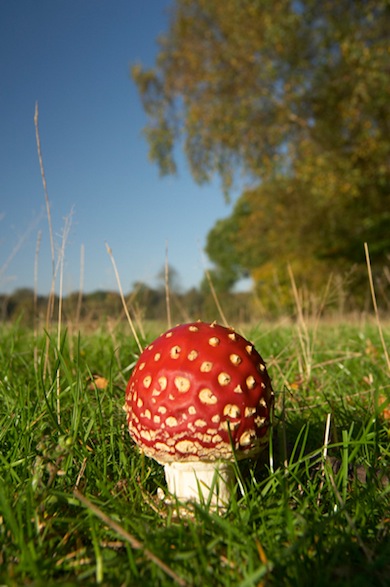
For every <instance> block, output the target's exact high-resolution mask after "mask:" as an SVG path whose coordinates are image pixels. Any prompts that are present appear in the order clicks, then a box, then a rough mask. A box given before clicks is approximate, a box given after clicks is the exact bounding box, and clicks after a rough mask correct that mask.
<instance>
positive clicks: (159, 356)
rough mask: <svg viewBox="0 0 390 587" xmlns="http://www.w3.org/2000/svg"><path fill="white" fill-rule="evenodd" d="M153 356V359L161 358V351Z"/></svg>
mask: <svg viewBox="0 0 390 587" xmlns="http://www.w3.org/2000/svg"><path fill="white" fill-rule="evenodd" d="M153 358H154V360H155V361H159V360H160V359H161V353H156V354H155V355H154V357H153Z"/></svg>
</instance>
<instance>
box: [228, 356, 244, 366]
mask: <svg viewBox="0 0 390 587" xmlns="http://www.w3.org/2000/svg"><path fill="white" fill-rule="evenodd" d="M229 359H230V362H231V363H233V365H239V364H240V363H241V357H240V356H239V355H236V354H235V353H232V354H231V355H230V357H229Z"/></svg>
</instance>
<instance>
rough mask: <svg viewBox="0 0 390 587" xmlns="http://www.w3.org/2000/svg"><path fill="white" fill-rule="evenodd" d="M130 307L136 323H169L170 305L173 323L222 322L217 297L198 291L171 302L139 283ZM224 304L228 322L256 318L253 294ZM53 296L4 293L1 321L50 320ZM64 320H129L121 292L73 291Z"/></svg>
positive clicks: (223, 297)
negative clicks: (215, 298)
mask: <svg viewBox="0 0 390 587" xmlns="http://www.w3.org/2000/svg"><path fill="white" fill-rule="evenodd" d="M125 300H126V306H127V308H128V309H129V312H130V314H131V315H132V317H133V318H134V319H135V320H136V321H145V320H146V321H148V320H152V321H161V322H165V323H166V322H167V315H168V310H167V308H168V306H169V312H170V317H171V320H172V323H178V322H183V321H188V320H197V319H203V320H215V319H219V320H220V316H219V312H218V309H217V306H216V302H215V300H214V298H213V296H212V295H211V294H210V293H208V294H206V293H204V292H202V291H201V290H198V289H196V288H193V289H190V290H188V291H186V292H184V293H178V292H169V299H168V301H167V296H166V292H165V290H163V289H153V288H150V287H148V286H147V285H144V284H137V285H136V286H135V288H134V290H133V291H132V292H130V293H129V294H127V295H126V296H125ZM220 303H221V305H222V307H223V311H224V313H225V315H226V318H227V319H230V320H232V321H234V322H237V321H239V322H250V321H251V320H252V319H253V295H252V294H251V293H244V292H240V293H223V294H220ZM48 304H49V296H42V295H39V296H36V295H35V294H34V291H33V290H31V289H28V288H23V289H18V290H15V292H13V293H12V294H9V295H6V294H0V319H1V321H2V322H9V321H15V320H20V321H21V323H22V324H24V325H26V326H32V325H34V324H37V323H40V324H44V323H45V321H46V319H47V312H48ZM52 307H53V310H52V312H51V321H56V320H57V318H58V308H59V298H58V296H54V300H53V304H52ZM61 311H62V319H63V321H64V322H72V323H77V322H80V323H91V324H96V323H104V322H105V321H106V320H108V319H110V320H114V321H116V320H117V321H120V320H122V319H125V313H124V309H123V304H122V301H121V297H120V295H119V293H117V292H113V291H95V292H92V293H82V294H80V293H79V292H73V293H71V294H69V295H67V296H65V297H64V298H63V300H62V310H61Z"/></svg>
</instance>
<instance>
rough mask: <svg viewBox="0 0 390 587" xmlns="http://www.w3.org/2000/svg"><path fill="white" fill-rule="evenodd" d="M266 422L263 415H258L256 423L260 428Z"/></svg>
mask: <svg viewBox="0 0 390 587" xmlns="http://www.w3.org/2000/svg"><path fill="white" fill-rule="evenodd" d="M265 422H266V418H262V417H261V416H257V418H255V424H256V426H257V427H258V428H261V427H262V426H264V424H265Z"/></svg>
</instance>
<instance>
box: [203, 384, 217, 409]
mask: <svg viewBox="0 0 390 587" xmlns="http://www.w3.org/2000/svg"><path fill="white" fill-rule="evenodd" d="M199 399H200V401H201V402H202V404H206V405H213V404H216V403H217V398H216V396H215V395H214V394H213V392H212V391H211V389H208V388H207V387H204V388H203V389H201V390H200V392H199Z"/></svg>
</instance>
